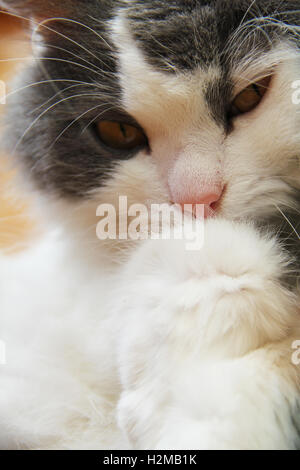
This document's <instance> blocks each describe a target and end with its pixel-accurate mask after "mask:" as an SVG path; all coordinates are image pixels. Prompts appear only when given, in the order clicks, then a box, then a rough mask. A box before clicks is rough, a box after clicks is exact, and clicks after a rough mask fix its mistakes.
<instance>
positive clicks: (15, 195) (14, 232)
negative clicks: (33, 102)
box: [0, 13, 34, 253]
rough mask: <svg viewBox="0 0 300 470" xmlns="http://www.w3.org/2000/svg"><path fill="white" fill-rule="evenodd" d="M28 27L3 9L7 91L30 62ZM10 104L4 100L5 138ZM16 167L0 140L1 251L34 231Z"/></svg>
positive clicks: (0, 27)
mask: <svg viewBox="0 0 300 470" xmlns="http://www.w3.org/2000/svg"><path fill="white" fill-rule="evenodd" d="M27 27H28V22H25V21H21V20H18V19H17V18H14V17H12V16H11V15H9V14H5V13H0V80H2V81H3V82H4V83H5V86H6V92H7V93H9V91H10V90H11V89H12V80H13V78H14V76H15V74H17V73H20V70H21V68H22V67H24V65H25V64H26V60H24V58H25V57H29V56H30V43H29V41H28V37H29V34H28V30H27ZM22 59H23V60H22ZM7 106H8V105H3V104H0V138H1V141H3V134H4V133H5V125H4V120H5V111H6V109H7ZM1 141H0V142H1ZM16 171H17V170H16V169H12V167H11V158H10V156H9V155H7V154H5V152H4V151H3V149H1V143H0V251H1V252H5V253H7V252H8V253H10V252H14V251H17V250H20V249H23V247H24V246H26V244H27V242H28V239H29V238H30V236H31V234H32V233H33V225H34V224H33V221H32V219H31V218H30V216H29V212H30V208H29V205H30V203H29V200H28V196H27V197H25V196H24V195H23V194H21V191H20V188H19V187H18V184H17V175H16Z"/></svg>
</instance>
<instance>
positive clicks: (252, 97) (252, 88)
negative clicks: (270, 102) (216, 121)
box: [230, 76, 271, 117]
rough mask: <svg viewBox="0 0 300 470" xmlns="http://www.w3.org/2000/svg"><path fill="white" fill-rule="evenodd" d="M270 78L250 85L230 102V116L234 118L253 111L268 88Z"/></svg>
mask: <svg viewBox="0 0 300 470" xmlns="http://www.w3.org/2000/svg"><path fill="white" fill-rule="evenodd" d="M270 82H271V77H270V76H268V77H265V78H263V79H262V80H259V81H257V82H256V83H251V85H249V86H248V87H247V88H245V89H244V90H243V91H242V92H241V93H239V94H238V95H237V97H236V98H235V99H234V101H233V102H232V105H231V108H230V116H231V117H235V116H239V115H240V114H246V113H249V112H250V111H252V110H254V109H255V108H256V107H257V106H258V105H259V104H260V102H261V101H262V99H263V97H264V96H265V94H266V93H267V91H268V89H269V87H270Z"/></svg>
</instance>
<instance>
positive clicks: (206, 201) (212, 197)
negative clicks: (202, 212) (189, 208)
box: [197, 191, 222, 206]
mask: <svg viewBox="0 0 300 470" xmlns="http://www.w3.org/2000/svg"><path fill="white" fill-rule="evenodd" d="M221 195H222V192H221V191H220V192H219V191H218V192H216V191H215V192H211V193H207V194H206V193H204V194H203V195H199V197H198V198H197V199H198V201H197V204H203V205H205V206H212V205H213V204H215V203H216V202H218V201H219V199H220V198H221Z"/></svg>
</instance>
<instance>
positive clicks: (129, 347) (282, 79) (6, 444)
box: [0, 0, 300, 450]
mask: <svg viewBox="0 0 300 470" xmlns="http://www.w3.org/2000/svg"><path fill="white" fill-rule="evenodd" d="M112 3H113V5H112ZM297 3H298V2H293V1H285V2H282V1H276V0H274V1H271V2H264V1H257V2H252V1H250V0H249V1H246V0H245V1H238V0H236V1H234V2H232V1H230V2H229V1H225V0H215V1H211V2H207V1H205V2H204V1H200V0H199V1H197V0H189V1H184V2H183V1H180V0H176V1H175V0H172V1H171V2H170V1H168V2H166V1H164V0H153V1H144V2H139V1H135V0H124V1H117V2H110V1H104V0H100V1H99V0H97V1H96V0H95V1H91V2H84V1H81V0H77V1H75V0H74V1H72V0H69V1H66V2H64V4H63V11H62V4H61V2H58V1H52V2H31V1H24V2H18V1H6V2H0V4H3V5H4V6H5V7H8V8H10V9H11V10H12V11H13V12H14V14H18V15H19V16H26V18H28V15H29V16H30V22H31V26H32V28H33V30H34V32H33V36H32V39H33V50H34V55H35V58H34V59H32V60H31V61H29V66H28V68H27V70H26V72H25V73H24V74H22V76H21V77H19V78H18V79H17V81H16V84H15V87H16V88H20V90H19V91H18V92H15V93H13V94H12V95H11V97H10V98H9V101H8V119H7V128H6V133H5V134H6V137H5V140H6V148H8V149H10V152H11V155H12V156H13V157H14V162H18V164H19V165H20V166H21V167H22V169H23V174H24V175H25V178H24V180H25V181H26V184H27V185H28V186H29V188H30V189H31V191H32V192H33V193H34V194H35V195H36V200H37V202H38V206H39V209H41V218H42V220H43V221H44V223H45V224H46V226H47V229H48V230H47V232H48V233H47V235H46V236H45V237H44V238H43V239H42V240H41V241H40V242H39V243H35V244H34V246H33V247H32V248H31V249H29V250H27V251H26V252H24V253H23V254H18V255H15V256H13V257H7V258H6V257H4V256H3V257H2V258H1V259H0V280H1V282H0V340H1V341H3V342H4V343H5V345H6V359H7V362H6V364H5V365H2V366H0V367H1V369H0V372H1V374H0V421H1V427H0V447H1V448H2V449H18V448H22V449H24V448H25V449H28V448H29V449H107V448H109V449H117V448H123V449H124V448H132V449H145V448H147V449H149V448H153V449H180V448H185V449H189V448H192V449H195V448H196V449H293V450H294V449H299V448H300V413H299V407H300V390H299V378H300V369H299V366H298V365H297V364H296V363H295V361H293V360H292V357H293V353H294V352H295V351H294V349H293V345H294V344H296V343H295V341H297V340H299V339H300V320H299V290H298V277H299V257H300V250H299V235H298V232H299V191H300V170H299V155H300V133H299V124H300V114H299V107H297V105H295V104H294V103H293V100H292V94H293V91H294V88H292V85H293V83H294V82H295V81H296V80H298V79H299V78H300V56H299V28H300V14H299V9H298V7H297ZM46 4H47V5H48V7H47V8H44V6H45V5H46ZM49 17H51V18H52V19H50V20H49V19H47V18H49ZM266 74H267V75H272V81H271V85H270V89H269V90H268V93H267V94H266V96H265V98H264V99H263V101H262V102H261V104H260V105H259V106H258V107H257V108H256V109H255V110H254V111H253V112H251V113H249V114H245V115H243V116H240V117H238V118H236V119H234V120H232V119H229V117H228V116H229V112H228V110H229V108H230V104H231V102H232V100H233V99H234V97H235V96H236V95H237V94H238V93H239V92H241V91H242V90H243V89H244V88H245V87H247V86H248V84H249V83H254V82H256V81H257V80H259V79H261V78H263V77H265V76H266ZM74 81H76V83H75V82H74ZM76 86H77V87H78V89H77V88H76ZM83 95H84V96H83ZM96 106H98V107H97V108H96ZM100 113H101V114H100ZM101 119H105V120H112V121H115V120H116V121H120V120H122V121H124V120H125V122H128V123H135V124H136V125H139V126H140V127H141V128H142V129H143V130H144V131H145V133H146V134H147V137H148V141H149V146H148V147H147V148H144V149H142V150H141V149H139V151H138V152H128V153H126V152H125V153H122V154H117V153H116V152H112V151H111V150H109V149H108V148H107V147H105V146H104V145H102V144H101V143H100V142H99V140H98V138H97V137H96V133H95V127H94V125H93V123H94V122H96V121H97V120H101ZM92 121H93V122H92ZM12 123H13V124H12ZM208 185H210V187H212V188H215V187H217V186H220V185H222V187H223V189H224V192H223V197H222V200H221V201H220V203H219V206H218V208H217V211H216V217H215V218H212V219H210V220H206V221H205V224H204V236H205V237H204V238H205V242H204V246H203V247H202V249H201V250H198V251H194V252H189V251H188V250H186V240H177V241H175V240H146V241H145V240H144V241H141V242H129V241H127V240H107V241H99V240H97V238H96V234H95V232H96V225H97V222H98V219H97V217H96V212H97V207H98V205H99V204H101V203H111V204H113V205H115V207H116V208H117V207H118V199H119V196H120V195H125V196H127V197H128V204H129V205H130V204H134V203H142V204H144V205H146V206H147V207H150V206H151V204H153V203H169V202H170V201H171V202H177V201H180V200H181V199H182V198H183V199H189V198H190V197H192V196H195V195H196V196H197V194H200V193H201V187H207V186H208ZM197 191H198V193H197ZM199 191H200V192H199ZM189 223H191V222H187V227H186V228H187V231H190V232H191V231H192V226H189ZM196 223H197V224H201V221H198V222H196Z"/></svg>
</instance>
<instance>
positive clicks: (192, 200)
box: [174, 186, 223, 218]
mask: <svg viewBox="0 0 300 470" xmlns="http://www.w3.org/2000/svg"><path fill="white" fill-rule="evenodd" d="M222 194H223V187H222V186H218V187H214V188H213V189H209V188H207V190H203V191H199V192H197V193H194V194H193V193H192V192H188V193H187V194H178V195H177V198H176V199H177V200H175V201H174V202H176V203H177V204H180V205H181V206H182V209H183V210H184V209H185V208H184V206H186V205H192V206H193V213H194V214H195V215H196V213H197V212H196V206H197V205H198V206H204V217H205V218H208V217H212V216H213V215H214V214H215V209H216V203H217V202H218V201H219V200H220V199H221V197H222ZM200 213H201V211H200Z"/></svg>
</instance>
